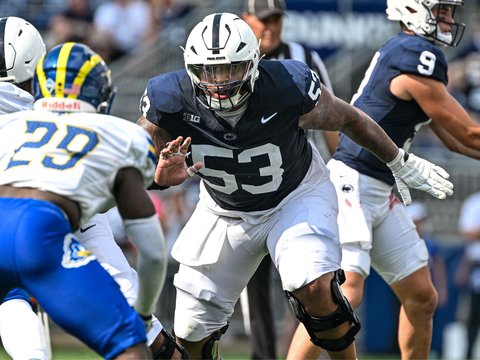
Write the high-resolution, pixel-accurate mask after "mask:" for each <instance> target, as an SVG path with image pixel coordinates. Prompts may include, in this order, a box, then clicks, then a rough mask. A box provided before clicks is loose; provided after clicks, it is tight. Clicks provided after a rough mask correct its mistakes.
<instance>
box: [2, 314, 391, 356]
mask: <svg viewBox="0 0 480 360" xmlns="http://www.w3.org/2000/svg"><path fill="white" fill-rule="evenodd" d="M50 329H51V335H52V341H53V343H52V360H87V359H88V360H100V359H102V357H100V356H99V355H97V354H96V353H95V352H93V351H92V350H90V349H89V348H88V347H86V346H85V345H84V344H83V343H81V342H80V341H79V340H77V339H75V338H74V337H72V336H71V335H69V334H67V333H65V332H63V331H62V330H61V329H60V328H58V327H57V326H56V325H55V324H54V323H52V322H51V323H50ZM222 340H224V341H223V343H222V341H221V342H220V354H221V356H222V359H223V360H247V359H250V343H249V339H248V338H247V337H246V336H240V337H233V338H232V337H231V338H227V337H226V338H225V339H222ZM358 358H359V359H360V360H396V359H400V356H399V355H392V354H362V353H359V354H358ZM284 359H285V355H283V356H278V360H284ZM320 359H328V355H326V354H322V355H321V356H320ZM0 360H11V358H10V356H8V355H7V353H6V352H5V350H4V348H3V346H2V344H1V342H0Z"/></svg>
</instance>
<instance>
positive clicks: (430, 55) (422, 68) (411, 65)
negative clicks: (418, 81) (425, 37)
mask: <svg viewBox="0 0 480 360" xmlns="http://www.w3.org/2000/svg"><path fill="white" fill-rule="evenodd" d="M397 66H398V67H399V70H400V71H401V72H402V73H409V74H415V75H419V76H425V77H429V78H432V79H435V80H437V81H441V82H442V83H444V84H445V85H447V83H448V77H447V70H448V64H447V60H446V58H445V55H444V54H443V53H442V52H441V51H440V49H438V48H437V47H436V46H434V45H432V46H431V47H428V48H425V47H420V46H412V47H408V48H405V49H404V51H403V54H402V56H401V57H400V58H399V60H398V63H397Z"/></svg>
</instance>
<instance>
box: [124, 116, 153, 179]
mask: <svg viewBox="0 0 480 360" xmlns="http://www.w3.org/2000/svg"><path fill="white" fill-rule="evenodd" d="M136 126H137V127H138V129H135V132H134V134H133V136H132V141H131V143H130V147H129V149H128V152H127V154H126V159H125V160H126V162H127V163H130V164H131V165H132V166H133V167H135V168H137V169H138V170H139V171H140V172H141V173H142V175H143V182H144V184H145V187H148V186H150V185H151V184H152V182H153V179H154V176H155V170H156V163H157V159H156V157H155V148H154V145H153V142H152V139H151V138H150V135H149V134H148V133H147V132H146V131H145V129H143V128H142V127H140V126H138V125H136Z"/></svg>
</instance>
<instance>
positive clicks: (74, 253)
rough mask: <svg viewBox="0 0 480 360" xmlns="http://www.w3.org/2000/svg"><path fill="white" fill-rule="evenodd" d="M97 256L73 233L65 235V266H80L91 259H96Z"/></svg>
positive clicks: (63, 262) (63, 259)
mask: <svg viewBox="0 0 480 360" xmlns="http://www.w3.org/2000/svg"><path fill="white" fill-rule="evenodd" d="M95 259H96V257H95V255H93V254H92V253H91V252H90V251H89V250H87V249H86V248H85V246H83V245H82V244H80V243H79V242H78V241H77V240H76V239H75V238H74V237H73V234H68V235H67V236H65V240H64V241H63V258H62V266H63V267H64V268H67V269H69V268H78V267H80V266H84V265H87V264H88V263H89V262H90V261H92V260H95Z"/></svg>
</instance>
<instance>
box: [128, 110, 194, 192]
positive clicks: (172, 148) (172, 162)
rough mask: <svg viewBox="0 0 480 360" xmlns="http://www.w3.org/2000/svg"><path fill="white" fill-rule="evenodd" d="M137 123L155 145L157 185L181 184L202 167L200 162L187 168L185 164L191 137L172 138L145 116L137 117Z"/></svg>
mask: <svg viewBox="0 0 480 360" xmlns="http://www.w3.org/2000/svg"><path fill="white" fill-rule="evenodd" d="M137 124H138V125H140V126H142V127H143V128H144V129H145V130H147V132H148V133H149V134H150V136H151V137H152V140H153V143H154V145H155V154H156V156H157V159H158V163H157V170H156V171H155V180H154V181H155V184H156V185H157V186H158V187H168V186H176V185H180V184H183V183H184V182H185V181H186V180H187V179H188V178H189V177H191V176H193V175H195V174H196V173H197V172H198V171H199V170H200V169H201V168H202V167H203V164H202V163H201V162H197V163H196V164H194V165H193V166H190V167H188V168H187V167H186V166H185V157H186V156H187V153H188V148H189V146H190V143H191V141H192V139H191V138H189V137H187V138H186V139H185V141H183V137H182V136H179V137H177V138H176V139H174V138H173V136H172V135H171V134H170V133H169V132H168V131H166V130H165V129H163V128H161V127H160V126H158V125H155V124H153V123H152V122H150V121H148V119H147V118H146V117H145V116H142V117H141V118H140V119H138V120H137Z"/></svg>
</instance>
